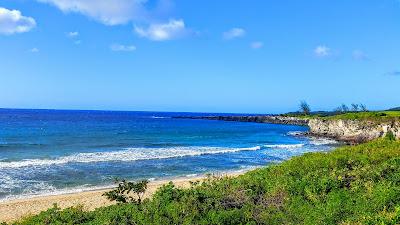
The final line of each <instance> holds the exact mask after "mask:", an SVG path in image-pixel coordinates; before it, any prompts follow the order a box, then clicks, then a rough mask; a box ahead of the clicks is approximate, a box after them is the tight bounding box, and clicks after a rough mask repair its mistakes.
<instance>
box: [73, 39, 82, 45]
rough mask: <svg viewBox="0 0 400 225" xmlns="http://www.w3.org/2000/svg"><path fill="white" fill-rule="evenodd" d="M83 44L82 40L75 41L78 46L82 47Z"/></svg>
mask: <svg viewBox="0 0 400 225" xmlns="http://www.w3.org/2000/svg"><path fill="white" fill-rule="evenodd" d="M81 43H82V41H81V40H76V41H74V44H76V45H80V44H81Z"/></svg>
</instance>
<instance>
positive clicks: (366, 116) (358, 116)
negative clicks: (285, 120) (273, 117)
mask: <svg viewBox="0 0 400 225" xmlns="http://www.w3.org/2000/svg"><path fill="white" fill-rule="evenodd" d="M286 116H295V117H299V118H304V119H316V118H320V119H328V120H339V119H341V120H360V121H372V122H387V121H394V120H400V111H373V112H348V113H341V114H337V115H328V116H327V115H321V114H312V115H301V114H286Z"/></svg>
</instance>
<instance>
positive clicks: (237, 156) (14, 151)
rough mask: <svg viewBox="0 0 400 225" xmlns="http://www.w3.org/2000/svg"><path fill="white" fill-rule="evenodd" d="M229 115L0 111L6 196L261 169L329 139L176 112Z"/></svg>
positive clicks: (0, 183)
mask: <svg viewBox="0 0 400 225" xmlns="http://www.w3.org/2000/svg"><path fill="white" fill-rule="evenodd" d="M189 115H190V116H196V115H198V116H204V115H226V114H215V113H214V114H204V113H165V112H113V111H66V110H15V109H0V200H4V199H12V198H20V197H26V196H35V195H46V194H56V193H67V192H75V191H82V190H90V189H95V188H101V187H107V186H110V185H112V184H113V180H114V179H115V178H116V177H118V178H126V179H129V180H137V179H150V180H158V179H168V178H173V177H191V176H197V175H201V174H205V173H219V172H227V171H239V170H248V169H251V168H256V167H260V166H264V165H268V164H270V163H276V162H280V161H282V160H286V159H288V158H290V157H292V156H296V155H301V154H303V153H306V152H314V151H328V150H330V149H331V148H332V147H333V146H335V145H336V143H335V142H333V141H331V140H326V139H310V138H305V137H298V136H295V135H293V134H294V133H296V132H304V131H307V128H306V127H301V126H291V125H276V124H259V123H240V122H225V121H212V120H191V119H174V118H172V117H173V116H189Z"/></svg>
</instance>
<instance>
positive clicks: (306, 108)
mask: <svg viewBox="0 0 400 225" xmlns="http://www.w3.org/2000/svg"><path fill="white" fill-rule="evenodd" d="M300 112H301V113H303V114H304V115H309V114H310V113H311V107H310V105H309V104H308V103H307V102H306V101H301V102H300Z"/></svg>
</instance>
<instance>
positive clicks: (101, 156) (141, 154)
mask: <svg viewBox="0 0 400 225" xmlns="http://www.w3.org/2000/svg"><path fill="white" fill-rule="evenodd" d="M260 149H261V147H260V146H256V147H250V148H226V147H173V148H127V149H125V150H121V151H109V152H93V153H78V154H75V155H70V156H63V157H60V158H55V159H27V160H23V161H14V162H0V168H21V167H28V166H35V167H40V166H51V165H60V164H67V163H93V162H109V161H121V162H128V161H137V160H149V159H167V158H179V157H188V156H199V155H208V154H222V153H231V152H240V151H256V150H260Z"/></svg>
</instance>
